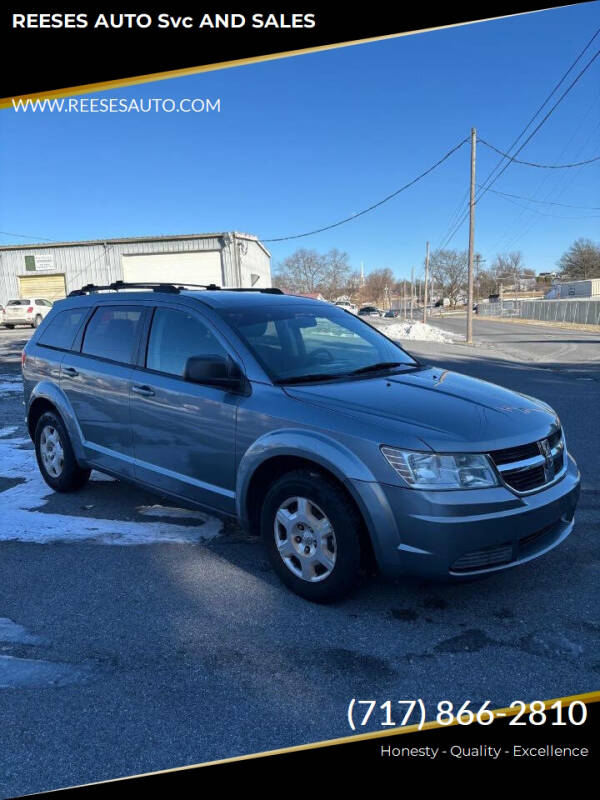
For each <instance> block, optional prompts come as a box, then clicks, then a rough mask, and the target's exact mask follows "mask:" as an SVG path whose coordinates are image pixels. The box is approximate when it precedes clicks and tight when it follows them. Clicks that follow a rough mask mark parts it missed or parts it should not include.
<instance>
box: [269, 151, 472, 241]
mask: <svg viewBox="0 0 600 800" xmlns="http://www.w3.org/2000/svg"><path fill="white" fill-rule="evenodd" d="M467 141H468V137H465V138H464V139H463V140H462V142H459V143H458V144H457V145H456V146H455V147H453V148H452V149H451V150H449V151H448V152H447V153H446V155H445V156H443V157H442V158H440V160H439V161H436V163H435V164H433V165H432V166H431V167H429V169H426V170H425V172H422V173H421V174H420V175H418V176H417V177H416V178H413V180H412V181H409V182H408V183H405V184H404V186H401V187H400V188H399V189H396V191H395V192H392V193H391V194H388V195H387V197H384V198H383V199H382V200H379V201H378V202H377V203H373V205H371V206H369V207H368V208H364V209H363V210H362V211H358V212H357V213H356V214H352V216H350V217H346V218H345V219H341V220H339V222H334V223H332V224H331V225H325V226H323V227H322V228H316V229H315V230H312V231H307V232H306V233H295V234H292V235H290V236H279V237H276V238H270V239H261V241H263V242H285V241H288V240H289V239H301V238H302V237H304V236H312V235H313V234H315V233H323V231H329V230H331V229H332V228H337V227H339V226H340V225H344V224H345V223H346V222H352V220H354V219H356V218H357V217H362V216H363V214H368V213H369V211H373V210H374V209H375V208H379V206H382V205H383V204H384V203H387V202H388V200H391V199H392V198H394V197H397V196H398V195H399V194H400V192H404V191H405V190H406V189H408V188H410V187H411V186H414V185H415V183H417V182H418V181H420V180H421V179H422V178H424V177H425V176H426V175H429V173H430V172H433V170H434V169H436V168H437V167H439V166H440V164H443V163H444V161H446V160H447V159H448V158H450V156H451V155H453V154H454V153H455V152H456V151H457V150H459V149H460V148H461V147H462V146H463V144H466V142H467Z"/></svg>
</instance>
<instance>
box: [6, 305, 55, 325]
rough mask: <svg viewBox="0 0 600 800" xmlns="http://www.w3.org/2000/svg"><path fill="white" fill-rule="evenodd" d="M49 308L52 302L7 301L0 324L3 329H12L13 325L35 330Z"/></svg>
mask: <svg viewBox="0 0 600 800" xmlns="http://www.w3.org/2000/svg"><path fill="white" fill-rule="evenodd" d="M51 308H52V302H51V301H50V300H45V299H43V298H37V299H32V298H29V299H27V298H22V299H20V300H9V301H8V303H7V304H6V306H5V307H4V314H3V315H2V320H1V322H2V325H4V327H5V328H14V327H15V325H31V327H32V328H37V327H38V326H39V325H40V323H41V322H42V320H43V319H44V317H45V316H46V314H47V313H48V312H49V311H50V309H51Z"/></svg>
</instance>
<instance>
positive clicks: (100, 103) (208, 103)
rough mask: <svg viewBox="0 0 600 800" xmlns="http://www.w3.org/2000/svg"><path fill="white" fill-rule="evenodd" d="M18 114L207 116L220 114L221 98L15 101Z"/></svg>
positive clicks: (80, 98)
mask: <svg viewBox="0 0 600 800" xmlns="http://www.w3.org/2000/svg"><path fill="white" fill-rule="evenodd" d="M12 105H13V108H14V110H15V111H17V112H23V113H29V112H31V113H34V114H35V113H58V114H124V113H132V114H152V113H160V112H164V113H167V114H172V113H179V112H181V113H183V114H206V113H214V112H216V113H220V111H221V98H220V97H217V98H215V99H210V98H208V97H183V98H178V99H174V98H172V97H130V98H127V97H60V98H52V99H51V98H44V99H41V98H38V99H35V100H32V99H27V100H22V99H15V98H13V100H12Z"/></svg>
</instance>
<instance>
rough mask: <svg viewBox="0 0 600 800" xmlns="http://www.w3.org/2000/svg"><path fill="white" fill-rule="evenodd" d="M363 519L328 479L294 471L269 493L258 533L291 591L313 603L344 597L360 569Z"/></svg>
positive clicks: (337, 487)
mask: <svg viewBox="0 0 600 800" xmlns="http://www.w3.org/2000/svg"><path fill="white" fill-rule="evenodd" d="M360 528H361V518H360V516H359V514H358V512H357V511H356V509H355V508H354V506H353V504H352V503H351V502H350V501H349V498H348V496H347V495H346V493H345V492H344V491H343V490H342V489H341V488H340V487H339V486H337V485H336V484H335V483H334V482H333V481H330V480H329V479H328V478H327V477H326V476H324V475H321V474H316V473H313V472H309V471H308V470H298V471H295V472H290V473H288V474H287V475H283V476H282V477H281V478H279V480H277V481H276V482H275V483H274V484H273V486H272V487H271V488H270V489H269V491H268V493H267V496H266V497H265V501H264V504H263V508H262V514H261V532H262V536H263V539H264V541H265V544H266V546H267V549H268V552H269V558H270V560H271V563H272V565H273V568H274V570H275V572H276V573H277V575H278V576H279V578H280V579H281V581H282V582H283V583H284V584H285V585H286V586H287V587H288V588H289V589H291V590H292V591H293V592H295V593H296V594H299V595H300V596H301V597H305V598H306V599H307V600H312V601H313V602H316V603H329V602H331V601H333V600H339V599H340V598H342V597H345V596H346V595H347V594H348V593H349V592H350V591H351V590H352V589H353V587H354V586H355V584H356V582H357V580H358V575H359V569H360V555H361V548H360Z"/></svg>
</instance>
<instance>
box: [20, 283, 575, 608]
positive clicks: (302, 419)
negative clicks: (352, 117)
mask: <svg viewBox="0 0 600 800" xmlns="http://www.w3.org/2000/svg"><path fill="white" fill-rule="evenodd" d="M123 288H134V289H135V287H128V286H127V285H124V284H120V283H119V284H113V285H111V287H94V286H88V287H85V288H84V289H83V290H81V291H78V292H74V293H71V295H70V296H69V298H68V299H66V300H63V301H60V302H58V303H56V304H55V306H54V308H53V309H52V311H51V313H50V314H49V315H48V317H47V319H46V320H45V321H44V323H43V324H42V325H41V327H40V328H39V329H38V330H37V331H36V332H35V333H34V335H33V337H32V339H31V340H30V341H29V342H28V344H27V346H26V347H25V350H24V353H23V377H24V388H25V407H26V420H27V425H28V428H29V432H30V434H31V437H32V439H33V440H34V442H35V450H36V455H37V460H38V464H39V468H40V470H41V473H42V475H43V477H44V479H45V481H46V482H47V483H48V485H49V486H51V487H52V488H53V489H55V490H56V491H61V492H65V491H73V490H76V489H78V488H79V487H81V486H82V485H83V484H84V483H85V482H86V481H87V479H88V477H89V474H90V470H91V469H96V470H100V471H101V472H105V473H108V474H110V475H113V476H116V477H117V478H121V479H124V480H129V481H132V482H134V483H136V484H138V485H140V486H144V487H147V488H150V489H153V490H156V491H157V492H160V493H161V494H166V495H168V496H171V497H173V498H177V499H183V500H185V501H187V502H189V503H194V504H197V505H199V506H202V507H203V508H205V509H208V510H209V511H213V512H214V513H217V514H221V515H222V514H225V515H229V516H232V517H235V518H237V519H238V520H239V521H240V523H241V524H242V525H243V526H245V527H246V528H247V529H248V530H249V531H251V532H253V533H257V534H260V535H262V537H263V538H264V542H265V545H266V548H267V550H268V552H269V555H270V559H271V562H272V564H273V567H274V569H275V571H276V573H277V574H278V575H279V577H280V578H281V580H282V581H283V582H284V583H285V584H286V585H287V586H288V587H290V588H291V589H292V590H293V591H295V592H297V593H298V594H300V595H302V596H304V597H306V598H308V599H310V600H314V601H318V602H326V601H330V600H333V599H335V598H339V597H341V596H343V595H344V594H346V593H347V592H348V591H350V590H351V588H352V587H353V586H354V584H355V582H356V580H357V576H358V575H359V572H360V571H361V568H364V567H370V566H373V565H375V566H376V567H378V568H379V569H380V570H381V572H383V573H384V574H385V575H388V576H400V575H402V574H406V573H413V574H415V573H416V574H419V575H423V576H428V577H432V578H444V579H455V580H460V579H464V578H467V577H469V578H470V577H473V576H478V575H485V574H489V573H493V572H496V571H499V570H503V569H506V568H508V567H512V566H514V565H516V564H522V563H524V562H527V561H529V560H531V559H533V558H536V557H537V556H540V555H542V554H543V553H546V552H548V551H549V550H551V549H552V548H553V547H555V546H556V545H558V544H559V543H560V542H562V541H563V540H564V539H566V537H567V536H568V535H569V534H570V533H571V531H572V529H573V518H574V512H575V506H576V503H577V498H578V494H579V473H578V470H577V467H576V465H575V462H574V461H573V459H572V458H571V456H570V455H568V454H567V449H566V444H565V436H564V431H563V430H562V428H561V425H560V422H559V420H558V417H557V415H556V413H555V412H554V411H553V410H552V409H551V408H550V407H549V406H548V405H546V403H543V402H541V401H540V400H535V399H534V398H532V397H527V396H525V395H521V394H517V393H515V392H512V391H508V390H507V389H503V388H501V387H499V386H496V385H494V384H490V383H486V382H484V381H481V380H476V379H474V378H469V377H466V376H463V375H460V374H457V373H454V372H449V371H447V370H445V369H442V368H441V367H433V366H425V365H423V364H420V363H418V362H417V361H416V359H414V358H413V357H412V356H410V355H409V354H408V353H406V352H405V351H404V350H403V349H402V348H401V347H400V346H399V345H398V344H397V343H395V342H393V341H391V340H390V339H388V338H387V337H385V336H384V335H383V334H382V333H381V332H379V331H377V330H375V329H374V328H373V327H372V326H371V325H369V324H368V323H366V322H364V321H362V320H361V319H360V318H358V317H356V316H354V315H351V314H348V313H347V312H346V311H344V310H342V309H340V308H337V307H336V306H334V305H330V304H328V303H322V302H319V301H313V300H309V299H306V298H301V297H294V296H290V295H283V294H281V293H279V291H278V290H275V289H270V290H268V289H265V290H225V289H223V290H222V289H219V288H218V287H207V288H205V289H184V288H182V287H175V286H169V285H155V286H150V287H149V288H150V290H148V289H146V290H143V291H142V290H140V291H114V290H115V289H116V290H120V289H123ZM111 289H112V291H107V290H111Z"/></svg>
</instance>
